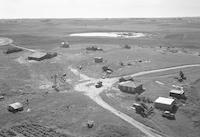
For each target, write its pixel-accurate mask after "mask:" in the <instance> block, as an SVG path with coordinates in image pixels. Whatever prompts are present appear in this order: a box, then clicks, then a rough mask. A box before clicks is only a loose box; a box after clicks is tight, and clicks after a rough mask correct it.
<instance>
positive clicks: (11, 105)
mask: <svg viewBox="0 0 200 137" xmlns="http://www.w3.org/2000/svg"><path fill="white" fill-rule="evenodd" d="M9 106H10V107H12V108H14V109H18V108H21V107H23V105H22V104H21V103H19V102H16V103H13V104H10V105H9Z"/></svg>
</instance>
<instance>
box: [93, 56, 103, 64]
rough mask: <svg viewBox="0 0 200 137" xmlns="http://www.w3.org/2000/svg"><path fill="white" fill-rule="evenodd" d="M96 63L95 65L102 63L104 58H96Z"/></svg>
mask: <svg viewBox="0 0 200 137" xmlns="http://www.w3.org/2000/svg"><path fill="white" fill-rule="evenodd" d="M94 62H95V63H102V62H103V58H102V57H95V58H94Z"/></svg>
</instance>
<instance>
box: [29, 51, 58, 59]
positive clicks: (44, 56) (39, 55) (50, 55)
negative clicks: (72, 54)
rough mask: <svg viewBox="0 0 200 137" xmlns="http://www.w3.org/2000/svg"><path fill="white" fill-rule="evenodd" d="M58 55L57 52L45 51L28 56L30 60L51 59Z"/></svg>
mask: <svg viewBox="0 0 200 137" xmlns="http://www.w3.org/2000/svg"><path fill="white" fill-rule="evenodd" d="M55 56H57V53H45V52H35V53H33V54H31V55H30V56H28V60H36V61H41V60H44V59H50V58H53V57H55Z"/></svg>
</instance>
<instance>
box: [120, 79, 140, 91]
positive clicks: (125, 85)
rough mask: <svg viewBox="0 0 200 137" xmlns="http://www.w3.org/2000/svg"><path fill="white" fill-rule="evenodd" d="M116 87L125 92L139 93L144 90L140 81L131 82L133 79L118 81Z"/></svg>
mask: <svg viewBox="0 0 200 137" xmlns="http://www.w3.org/2000/svg"><path fill="white" fill-rule="evenodd" d="M118 88H119V89H120V90H121V91H122V92H127V93H132V94H135V93H138V94H141V93H142V92H144V89H143V85H142V84H141V83H140V82H133V81H125V82H120V83H119V84H118Z"/></svg>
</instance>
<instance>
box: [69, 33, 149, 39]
mask: <svg viewBox="0 0 200 137" xmlns="http://www.w3.org/2000/svg"><path fill="white" fill-rule="evenodd" d="M146 35H147V34H145V33H139V32H88V33H73V34H70V35H69V36H72V37H111V38H139V37H145V36H146Z"/></svg>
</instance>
